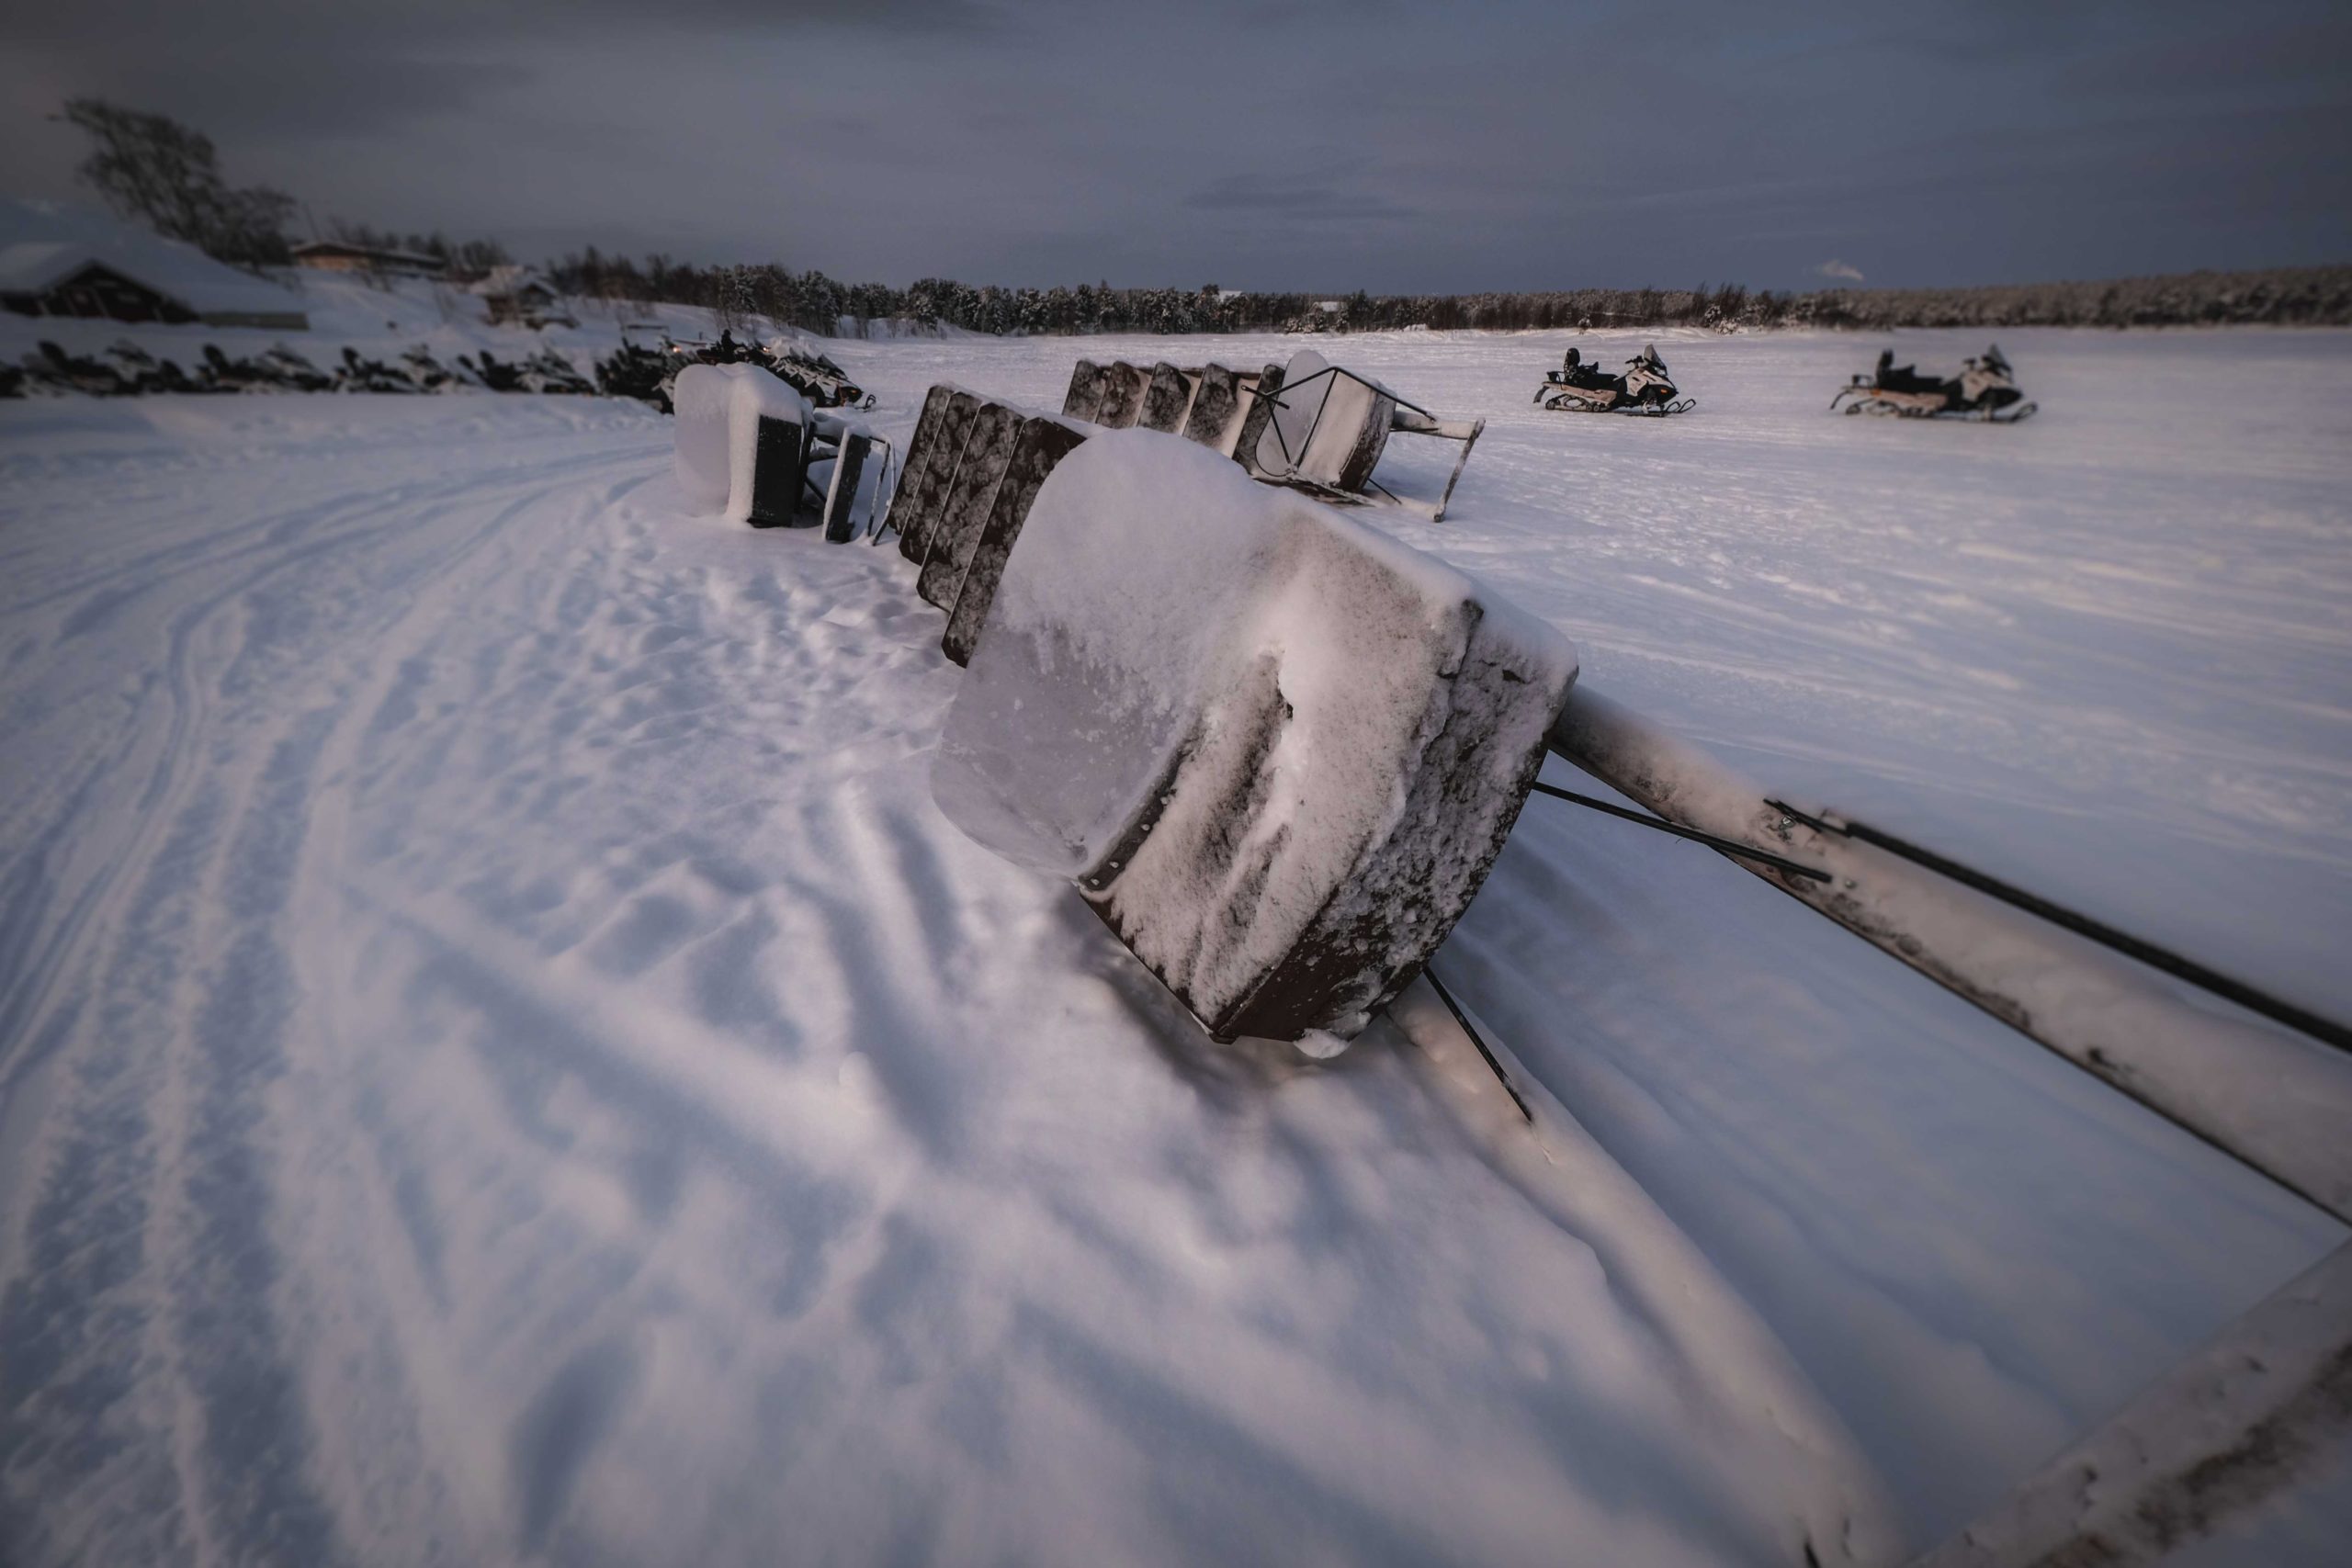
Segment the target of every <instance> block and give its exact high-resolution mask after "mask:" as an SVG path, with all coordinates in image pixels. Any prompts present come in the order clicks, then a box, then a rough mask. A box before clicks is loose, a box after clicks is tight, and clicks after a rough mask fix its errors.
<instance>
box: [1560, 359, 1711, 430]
mask: <svg viewBox="0 0 2352 1568" xmlns="http://www.w3.org/2000/svg"><path fill="white" fill-rule="evenodd" d="M1534 400H1535V401H1536V402H1539V403H1542V404H1543V405H1544V407H1545V408H1547V409H1557V410H1560V411H1561V412H1565V413H1635V414H1651V415H1664V414H1669V413H1687V412H1690V411H1691V410H1692V409H1694V408H1697V407H1698V406H1699V400H1698V399H1696V398H1681V399H1677V397H1676V396H1675V391H1674V381H1673V379H1672V378H1670V377H1669V376H1668V374H1667V370H1666V361H1665V360H1663V359H1661V358H1659V357H1658V352H1657V344H1650V345H1649V346H1647V347H1646V348H1644V349H1643V350H1642V352H1641V353H1639V354H1637V355H1634V357H1633V358H1631V359H1628V360H1627V361H1625V373H1624V374H1623V376H1611V375H1610V374H1609V373H1608V372H1607V371H1605V370H1603V369H1601V367H1600V366H1598V365H1595V364H1593V363H1592V362H1591V361H1590V360H1588V359H1586V358H1585V357H1584V355H1583V353H1582V351H1581V350H1578V349H1574V348H1572V349H1570V350H1568V356H1567V358H1566V361H1565V362H1563V363H1562V365H1561V367H1560V368H1559V369H1557V370H1555V371H1552V372H1550V373H1549V374H1548V375H1546V376H1545V377H1544V384H1543V385H1542V386H1541V387H1538V388H1537V389H1535V398H1534Z"/></svg>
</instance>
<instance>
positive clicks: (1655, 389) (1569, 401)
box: [1534, 344, 2037, 424]
mask: <svg viewBox="0 0 2352 1568" xmlns="http://www.w3.org/2000/svg"><path fill="white" fill-rule="evenodd" d="M1849 398H1850V399H1852V401H1851V402H1847V401H1846V400H1848V399H1849ZM1534 400H1535V401H1536V402H1538V403H1541V404H1542V405H1543V406H1544V407H1545V408H1547V409H1555V410H1557V411H1558V412H1563V413H1624V414H1634V415H1640V416H1645V417H1649V418H1663V417H1665V416H1666V415H1668V414H1676V413H1688V412H1690V411H1691V410H1692V409H1694V408H1697V407H1698V406H1699V400H1698V399H1696V398H1686V397H1683V396H1682V395H1681V394H1680V392H1679V391H1678V390H1677V389H1676V388H1675V385H1674V378H1673V377H1671V376H1670V375H1668V373H1667V368H1666V360H1665V359H1664V358H1663V357H1662V356H1661V355H1659V354H1658V351H1657V344H1649V345H1648V346H1646V347H1645V348H1644V349H1643V350H1642V352H1641V353H1639V354H1637V355H1634V357H1633V358H1631V359H1628V360H1627V361H1625V369H1624V371H1623V374H1621V375H1614V376H1612V375H1611V374H1610V373H1609V372H1608V371H1606V370H1603V369H1602V368H1601V367H1600V366H1599V365H1597V364H1595V363H1593V362H1592V361H1591V360H1589V359H1587V358H1585V357H1584V355H1583V354H1582V353H1581V351H1579V350H1577V349H1574V348H1571V349H1569V350H1568V354H1567V358H1566V361H1565V362H1564V363H1563V364H1562V365H1561V367H1560V368H1558V369H1557V370H1554V371H1552V372H1550V373H1548V374H1547V375H1546V376H1545V377H1544V384H1543V385H1542V386H1541V387H1538V388H1537V389H1535V398H1534ZM1840 403H1845V407H1846V412H1848V413H1871V414H1892V415H1896V416H1899V417H1902V418H1905V419H1973V420H1982V421H1987V422H1989V423H1995V424H2015V423H2017V422H2018V421H2019V420H2021V419H2024V418H2025V417H2027V416H2028V415H2029V414H2030V413H2032V412H2033V411H2034V409H2035V407H2036V406H2037V405H2035V404H2033V403H2030V402H2028V401H2026V400H2025V394H2024V393H2023V392H2021V391H2019V390H2018V384H2017V373H2016V372H2015V371H2014V370H2013V369H2011V368H2010V366H2009V362H2008V360H2007V357H2006V356H2005V355H2003V354H2002V353H2001V351H2000V349H1999V347H1998V346H1994V347H1990V348H1987V349H1986V350H1985V352H1984V353H1983V354H1980V355H1976V356H1975V357H1974V358H1973V359H1970V360H1967V361H1965V362H1963V364H1962V368H1961V373H1960V374H1959V375H1957V376H1953V377H1950V378H1943V377H1937V376H1922V375H1920V374H1919V372H1918V370H1917V367H1914V366H1909V365H1897V364H1895V363H1894V350H1893V349H1887V350H1885V351H1884V352H1883V353H1882V354H1880V355H1879V356H1878V367H1877V368H1876V369H1875V370H1872V371H1870V372H1868V373H1866V374H1862V375H1858V376H1856V377H1855V378H1854V379H1853V381H1852V382H1851V383H1850V384H1849V385H1848V386H1847V387H1846V388H1845V389H1844V390H1842V391H1840V392H1839V393H1838V395H1837V396H1836V397H1834V398H1832V399H1830V400H1829V406H1830V407H1831V408H1832V409H1835V408H1837V407H1838V405H1839V404H1840Z"/></svg>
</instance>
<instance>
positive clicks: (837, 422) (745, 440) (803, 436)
mask: <svg viewBox="0 0 2352 1568" xmlns="http://www.w3.org/2000/svg"><path fill="white" fill-rule="evenodd" d="M672 399H673V402H674V404H675V412H676V416H677V423H676V429H675V432H674V443H675V444H674V448H673V452H674V466H675V468H676V472H677V476H678V485H679V488H680V489H681V490H683V491H685V494H686V499H687V502H688V503H689V504H691V505H693V506H695V508H697V509H698V510H701V511H705V512H718V513H722V514H723V515H725V516H726V517H728V518H729V519H730V520H731V521H734V522H738V523H748V524H750V525H752V527H754V528H787V527H802V526H820V525H821V526H822V527H823V528H824V530H825V537H826V538H828V539H831V540H832V541H834V542H835V543H842V542H845V541H847V540H849V539H851V538H853V537H854V536H855V535H856V532H857V529H856V524H855V519H854V511H855V508H856V504H857V492H858V487H859V484H860V481H861V479H863V477H864V474H865V468H866V467H867V465H868V464H869V463H873V462H875V461H876V451H877V450H878V452H879V454H880V456H879V466H878V471H877V472H876V484H875V490H874V494H875V502H874V505H875V506H876V508H877V509H878V508H879V506H880V505H881V497H882V495H883V494H884V493H885V491H887V489H888V479H889V473H888V469H889V460H890V444H889V443H888V441H887V440H885V439H884V438H882V437H881V436H879V435H876V434H874V432H873V431H871V430H869V429H867V428H866V427H865V425H864V424H862V423H858V422H856V421H854V420H852V419H849V418H847V417H846V416H844V415H842V414H840V413H837V412H832V411H831V410H822V409H816V408H812V407H811V406H810V405H809V400H808V399H806V398H804V397H802V396H801V395H800V394H799V393H798V392H797V391H796V390H795V389H792V388H791V387H789V386H786V384H785V383H784V382H783V381H781V380H779V379H777V378H775V376H772V375H770V374H769V373H768V372H767V371H765V370H763V369H761V368H760V367H758V366H755V365H745V364H734V365H689V366H687V367H685V368H684V369H683V370H681V371H680V372H679V373H678V379H677V383H676V385H675V387H674V388H673V391H672ZM809 513H813V515H807V514H809Z"/></svg>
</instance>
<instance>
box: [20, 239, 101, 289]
mask: <svg viewBox="0 0 2352 1568" xmlns="http://www.w3.org/2000/svg"><path fill="white" fill-rule="evenodd" d="M96 259H97V254H96V252H95V251H94V250H92V249H91V247H89V246H88V245H84V244H79V243H75V242H74V241H72V240H21V241H19V242H17V243H16V244H13V245H10V246H8V247H7V248H6V250H0V291H5V292H6V293H10V294H40V293H42V292H44V291H46V290H48V289H51V288H55V287H56V286H57V285H59V284H61V283H62V282H64V281H65V280H66V279H67V278H69V277H71V276H74V274H75V273H77V272H79V271H81V270H82V268H83V267H84V266H85V265H88V264H89V263H91V262H93V261H96Z"/></svg>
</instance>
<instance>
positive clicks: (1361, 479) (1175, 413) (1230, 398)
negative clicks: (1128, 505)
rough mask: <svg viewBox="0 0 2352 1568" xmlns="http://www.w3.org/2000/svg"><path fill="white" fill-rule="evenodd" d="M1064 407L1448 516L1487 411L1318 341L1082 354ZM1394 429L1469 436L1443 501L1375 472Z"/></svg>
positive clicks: (1358, 499) (1351, 498)
mask: <svg viewBox="0 0 2352 1568" xmlns="http://www.w3.org/2000/svg"><path fill="white" fill-rule="evenodd" d="M1062 412H1063V413H1064V414H1065V415H1067V416H1069V418H1072V419H1082V420H1085V421H1087V422H1088V423H1092V424H1099V425H1103V426H1104V427H1106V428H1108V429H1112V430H1124V429H1127V428H1129V427H1131V426H1139V427H1141V428H1143V429H1146V430H1160V431H1169V432H1172V433H1176V434H1182V435H1184V436H1186V437H1188V438H1189V439H1191V440H1193V441H1195V442H1198V443H1199V444H1201V445H1202V446H1207V447H1210V448H1212V449H1213V450H1216V451H1218V452H1222V453H1224V454H1225V455H1226V456H1227V457H1231V458H1233V459H1234V460H1235V461H1236V462H1238V463H1239V464H1240V465H1241V467H1242V468H1244V469H1246V470H1247V471H1248V472H1249V474H1250V478H1252V479H1260V480H1262V481H1264V482H1265V483H1268V484H1278V485H1286V486H1288V487H1290V488H1291V489H1294V490H1301V491H1306V492H1307V493H1308V494H1310V495H1313V496H1315V497H1317V499H1319V500H1323V501H1328V502H1332V503H1334V504H1335V505H1340V506H1363V505H1367V504H1376V505H1385V506H1397V507H1401V508H1403V509H1404V510H1406V511H1408V512H1412V513H1418V514H1419V515H1421V516H1423V517H1427V518H1429V519H1430V521H1431V522H1437V521H1441V520H1442V519H1443V518H1444V516H1445V509H1446V507H1447V505H1448V504H1449V503H1451V502H1452V501H1453V487H1454V485H1455V484H1456V483H1457V482H1459V481H1460V479H1461V478H1462V470H1463V468H1464V466H1465V465H1466V464H1467V463H1468V462H1469V461H1470V449H1471V448H1472V447H1473V446H1476V444H1477V440H1478V436H1479V434H1480V432H1482V431H1484V430H1485V429H1486V427H1487V422H1486V421H1485V420H1483V419H1472V420H1444V419H1440V418H1438V417H1437V416H1436V415H1435V414H1433V413H1431V412H1429V411H1428V410H1427V409H1424V408H1422V407H1421V406H1420V405H1419V404H1418V403H1413V402H1409V401H1408V400H1405V399H1403V398H1400V397H1398V396H1397V394H1396V393H1395V392H1393V391H1391V390H1390V389H1387V388H1386V387H1385V386H1382V385H1381V384H1380V383H1379V382H1377V381H1374V380H1371V379H1369V378H1365V377H1363V376H1360V375H1358V374H1356V373H1355V372H1354V371H1352V370H1348V369H1345V368H1342V367H1339V366H1336V365H1332V364H1330V363H1329V362H1328V361H1326V360H1325V359H1324V358H1323V356H1322V355H1319V354H1317V353H1316V352H1315V351H1314V350H1312V349H1306V350H1302V351H1301V352H1299V353H1297V354H1295V355H1292V356H1291V359H1290V363H1289V364H1288V365H1268V366H1267V367H1265V368H1264V369H1262V370H1260V371H1257V372H1255V373H1252V372H1250V371H1242V370H1232V369H1228V368H1227V367H1224V366H1222V365H1205V366H1200V367H1192V368H1183V367H1178V366H1174V365H1170V364H1167V363H1165V362H1163V363H1161V364H1159V365H1154V366H1152V367H1148V368H1146V367H1142V366H1136V365H1128V364H1125V363H1116V364H1112V365H1097V364H1095V363H1094V362H1092V361H1091V360H1085V359H1081V360H1080V361H1079V362H1078V366H1077V367H1076V368H1075V369H1074V370H1073V371H1072V372H1071V373H1070V381H1069V393H1068V395H1067V396H1066V397H1065V398H1064V400H1063V402H1062ZM1392 434H1405V435H1428V436H1435V437H1437V438H1439V439H1441V440H1446V441H1453V442H1458V443H1460V446H1461V450H1460V451H1459V452H1458V453H1457V454H1456V455H1455V457H1454V460H1453V470H1452V471H1451V472H1450V473H1449V474H1448V475H1447V476H1446V480H1445V489H1444V490H1443V491H1442V492H1441V493H1440V494H1439V496H1438V498H1437V499H1436V500H1435V501H1428V500H1424V499H1419V498H1416V497H1411V496H1405V495H1399V494H1398V493H1397V492H1396V491H1392V490H1390V489H1389V488H1388V487H1387V486H1385V485H1384V484H1382V483H1380V482H1379V481H1378V480H1377V479H1374V477H1373V470H1374V468H1377V467H1378V466H1379V463H1380V457H1381V454H1382V453H1383V452H1384V451H1385V449H1386V447H1387V445H1388V438H1389V436H1391V435H1392Z"/></svg>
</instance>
